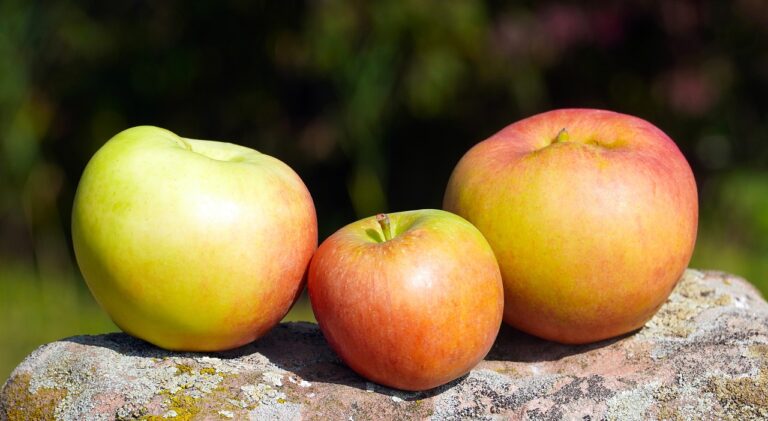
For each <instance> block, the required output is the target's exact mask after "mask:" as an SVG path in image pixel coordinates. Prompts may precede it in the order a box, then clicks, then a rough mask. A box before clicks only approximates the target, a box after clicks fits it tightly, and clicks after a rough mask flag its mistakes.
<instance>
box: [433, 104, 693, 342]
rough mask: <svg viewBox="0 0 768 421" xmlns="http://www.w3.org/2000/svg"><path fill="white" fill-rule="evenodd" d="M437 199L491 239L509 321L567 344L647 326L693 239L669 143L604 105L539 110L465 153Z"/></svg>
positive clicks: (684, 188) (686, 173) (678, 160)
mask: <svg viewBox="0 0 768 421" xmlns="http://www.w3.org/2000/svg"><path fill="white" fill-rule="evenodd" d="M443 207H444V209H446V210H448V211H451V212H455V213H457V214H459V215H461V216H463V217H464V218H466V219H467V220H469V221H470V222H471V223H473V224H474V225H475V226H476V227H477V228H478V229H479V230H480V231H481V232H482V233H483V234H484V235H485V237H486V238H487V239H488V242H489V243H490V244H491V247H492V248H493V250H494V252H495V253H496V258H497V259H498V262H499V266H500V267H501V273H502V277H503V279H504V299H505V308H504V321H505V322H507V323H508V324H510V325H512V326H513V327H516V328H518V329H520V330H522V331H525V332H528V333H530V334H533V335H536V336H539V337H542V338H545V339H549V340H553V341H557V342H562V343H569V344H579V343H588V342H594V341H598V340H602V339H606V338H611V337H614V336H618V335H621V334H624V333H628V332H631V331H633V330H636V329H638V328H640V327H642V326H643V325H644V324H645V322H646V321H647V320H648V319H650V318H651V317H652V316H653V314H654V313H655V312H656V310H657V309H658V308H659V306H660V305H661V304H662V303H663V302H664V301H665V300H666V298H667V297H668V295H669V293H670V292H671V290H672V288H673V287H674V286H675V284H676V282H677V280H678V279H679V278H680V276H681V275H682V273H683V271H684V270H685V268H686V266H687V265H688V262H689V261H690V258H691V254H692V252H693V247H694V243H695V241H696V227H697V220H698V204H697V193H696V182H695V180H694V178H693V174H692V172H691V168H690V167H689V165H688V163H687V161H686V160H685V158H684V157H683V155H682V154H681V153H680V150H679V149H678V148H677V146H675V143H674V142H673V141H672V140H671V139H670V138H669V137H667V135H665V134H664V133H663V132H662V131H661V130H659V129H658V128H656V127H655V126H653V125H652V124H650V123H648V122H647V121H644V120H642V119H639V118H636V117H632V116H629V115H624V114H619V113H615V112H611V111H603V110H593V109H564V110H556V111H550V112H546V113H543V114H539V115H536V116H533V117H530V118H527V119H524V120H522V121H519V122H517V123H514V124H512V125H510V126H507V127H506V128H504V129H503V130H501V131H500V132H498V133H496V134H495V135H493V136H491V137H490V138H488V139H487V140H485V141H482V142H480V143H478V144H477V145H475V146H474V147H473V148H472V149H470V150H469V152H467V153H466V154H465V155H464V157H462V158H461V160H460V161H459V163H458V165H457V166H456V168H455V169H454V171H453V174H452V175H451V177H450V180H449V182H448V187H447V190H446V192H445V197H444V203H443Z"/></svg>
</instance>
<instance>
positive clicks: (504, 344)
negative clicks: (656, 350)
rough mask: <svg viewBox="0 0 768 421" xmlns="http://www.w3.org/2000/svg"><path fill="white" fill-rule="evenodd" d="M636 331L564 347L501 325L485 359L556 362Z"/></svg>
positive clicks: (609, 344) (613, 341) (623, 337)
mask: <svg viewBox="0 0 768 421" xmlns="http://www.w3.org/2000/svg"><path fill="white" fill-rule="evenodd" d="M636 332H637V331H633V332H630V333H627V334H625V335H622V336H618V337H615V338H611V339H606V340H604V341H600V342H594V343H591V344H584V345H565V344H561V343H557V342H552V341H548V340H545V339H541V338H537V337H535V336H533V335H529V334H527V333H525V332H522V331H519V330H517V329H515V328H512V327H510V326H507V325H506V324H502V326H501V331H499V336H498V337H497V338H496V343H494V344H493V348H491V351H490V352H489V353H488V355H487V356H486V357H485V359H486V360H487V361H510V362H525V363H536V362H545V361H557V360H560V359H562V358H565V357H570V356H573V355H578V354H584V353H587V352H591V351H594V350H598V349H601V348H605V347H610V346H612V345H614V344H617V343H618V342H620V341H621V340H623V339H625V338H628V337H631V336H632V335H634V334H635V333H636Z"/></svg>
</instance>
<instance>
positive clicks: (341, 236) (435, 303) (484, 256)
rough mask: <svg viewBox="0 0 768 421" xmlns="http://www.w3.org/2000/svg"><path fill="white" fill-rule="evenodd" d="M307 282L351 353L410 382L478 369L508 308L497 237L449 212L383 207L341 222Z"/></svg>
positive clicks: (327, 331) (358, 363)
mask: <svg viewBox="0 0 768 421" xmlns="http://www.w3.org/2000/svg"><path fill="white" fill-rule="evenodd" d="M307 287H308V290H309V297H310V300H311V302H312V309H313V310H314V312H315V317H316V318H317V321H318V323H319V325H320V329H321V330H322V332H323V335H324V336H325V338H326V339H327V340H328V343H329V344H330V346H331V348H333V349H334V350H335V351H336V353H337V354H338V355H339V356H340V357H341V359H342V360H343V361H344V362H345V363H346V364H347V365H349V367H351V368H352V369H353V370H354V371H356V372H357V373H358V374H360V375H361V376H363V377H365V378H367V379H369V380H372V381H374V382H377V383H380V384H383V385H386V386H390V387H395V388H398V389H404V390H425V389H430V388H433V387H436V386H439V385H442V384H444V383H447V382H449V381H451V380H453V379H456V378H458V377H460V376H462V375H463V374H465V373H467V372H468V371H469V370H471V369H472V367H474V366H475V365H476V364H477V363H478V362H479V361H480V360H482V359H483V357H485V355H486V354H487V353H488V351H489V350H490V348H491V346H492V345H493V342H494V340H495V339H496V335H497V334H498V332H499V327H500V325H501V317H502V312H503V307H504V298H503V289H502V284H501V274H500V272H499V267H498V264H497V263H496V258H495V257H494V255H493V250H491V248H490V246H489V245H488V242H487V241H486V240H485V238H483V236H482V234H480V232H479V231H478V230H477V229H476V228H475V227H473V226H472V224H470V223H469V222H467V221H465V220H464V219H462V218H461V217H459V216H456V215H453V214H451V213H448V212H444V211H440V210H418V211H410V212H399V213H392V214H389V215H383V214H382V215H379V216H378V217H376V218H374V217H371V218H366V219H362V220H360V221H357V222H354V223H352V224H349V225H347V226H346V227H344V228H342V229H340V230H339V231H337V232H336V233H335V234H333V235H332V236H330V237H328V239H326V240H325V241H324V242H323V243H322V244H321V245H320V247H319V248H318V249H317V252H316V253H315V256H314V257H313V258H312V263H310V268H309V280H308V282H307Z"/></svg>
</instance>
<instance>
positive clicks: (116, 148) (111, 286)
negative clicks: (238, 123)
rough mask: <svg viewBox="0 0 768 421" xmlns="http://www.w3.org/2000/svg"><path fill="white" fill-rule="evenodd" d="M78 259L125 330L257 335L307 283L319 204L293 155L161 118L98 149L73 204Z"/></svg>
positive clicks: (180, 341) (217, 343)
mask: <svg viewBox="0 0 768 421" xmlns="http://www.w3.org/2000/svg"><path fill="white" fill-rule="evenodd" d="M72 240H73V242H74V247H75V254H76V256H77V261H78V263H79V265H80V270H81V271H82V273H83V277H84V278H85V281H86V282H87V284H88V286H89V288H90V289H91V292H92V293H93V295H94V297H95V298H96V300H97V301H98V302H99V304H100V305H101V306H102V307H103V308H104V309H105V310H106V312H107V313H109V315H110V316H111V317H112V320H114V322H115V324H117V325H118V326H119V327H120V328H121V329H123V330H124V331H125V332H127V333H129V334H131V335H134V336H137V337H139V338H142V339H144V340H146V341H149V342H151V343H153V344H155V345H158V346H160V347H163V348H166V349H171V350H186V351H216V350H225V349H230V348H235V347H238V346H240V345H243V344H246V343H248V342H251V341H253V340H255V339H257V338H258V337H260V336H261V335H263V334H264V333H266V332H267V331H268V330H269V329H270V328H271V327H273V326H274V325H275V324H277V323H278V322H279V321H280V319H281V318H282V317H283V316H284V315H285V314H286V312H288V310H289V309H290V307H291V305H292V304H293V302H294V300H295V298H296V297H297V295H298V294H299V292H300V290H301V288H302V286H303V282H302V280H303V279H304V275H305V273H306V269H307V266H308V264H309V260H310V259H311V256H312V253H313V251H314V250H315V248H316V246H317V220H316V215H315V208H314V204H313V202H312V198H311V197H310V194H309V192H308V191H307V189H306V187H305V186H304V183H302V181H301V179H300V178H299V177H298V176H297V175H296V173H294V172H293V171H292V170H291V169H290V168H289V167H288V166H287V165H285V164H284V163H283V162H281V161H279V160H277V159H275V158H273V157H270V156H267V155H264V154H261V153H259V152H256V151H254V150H252V149H249V148H246V147H242V146H238V145H234V144H230V143H223V142H214V141H207V140H194V139H184V138H181V137H178V136H176V135H175V134H173V133H171V132H170V131H167V130H164V129H160V128H157V127H149V126H143V127H134V128H131V129H128V130H125V131H123V132H121V133H119V134H118V135H116V136H115V137H113V138H112V139H111V140H109V141H108V142H107V143H106V144H104V146H103V147H102V148H101V149H100V150H99V151H98V152H97V153H96V154H95V155H94V156H93V158H92V159H91V161H90V162H89V163H88V166H87V167H86V168H85V172H84V173H83V176H82V178H81V180H80V184H79V185H78V188H77V194H76V196H75V203H74V209H73V211H72Z"/></svg>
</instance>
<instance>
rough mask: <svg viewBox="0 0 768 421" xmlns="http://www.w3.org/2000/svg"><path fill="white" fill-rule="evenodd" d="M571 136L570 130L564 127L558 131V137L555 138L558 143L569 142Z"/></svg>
mask: <svg viewBox="0 0 768 421" xmlns="http://www.w3.org/2000/svg"><path fill="white" fill-rule="evenodd" d="M570 138H571V136H569V135H568V130H566V129H565V127H563V128H562V129H560V131H559V132H558V133H557V138H556V139H555V142H557V143H560V142H567V141H568V140H569V139H570Z"/></svg>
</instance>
